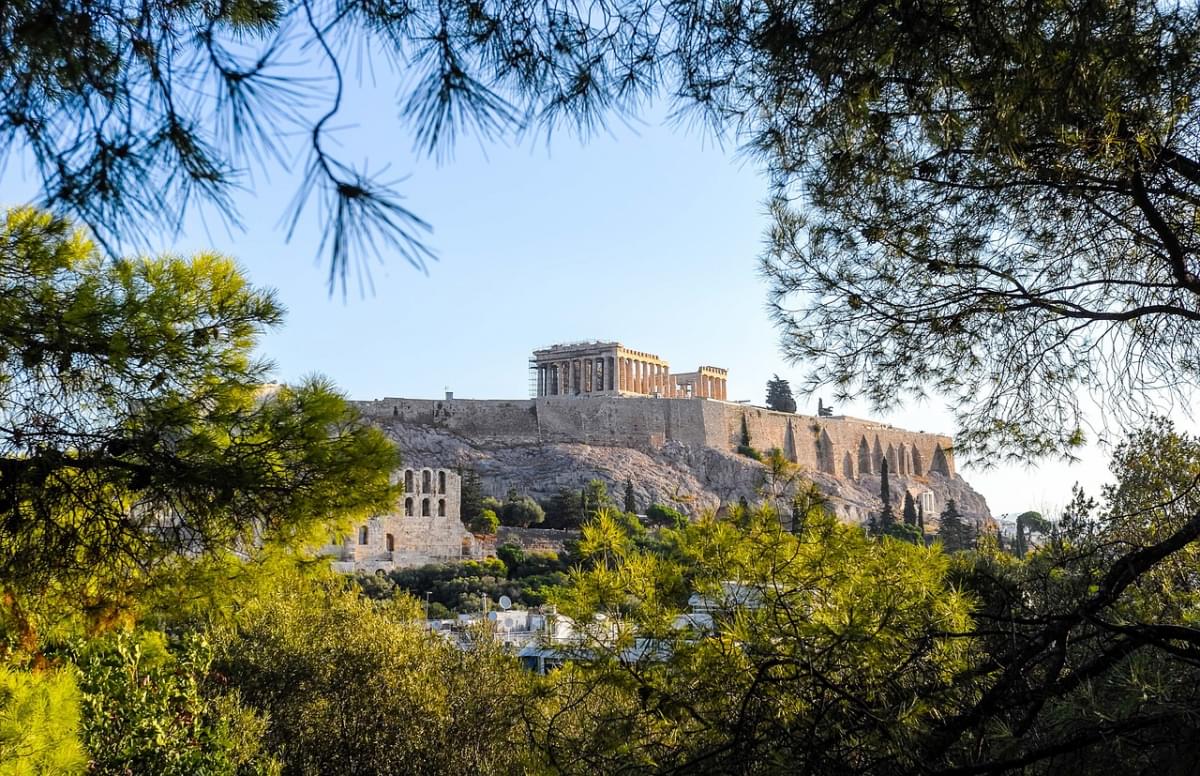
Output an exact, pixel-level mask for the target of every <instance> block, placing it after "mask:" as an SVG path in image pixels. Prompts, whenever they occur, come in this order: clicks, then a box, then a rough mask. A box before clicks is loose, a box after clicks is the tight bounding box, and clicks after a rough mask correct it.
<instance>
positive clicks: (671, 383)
mask: <svg viewBox="0 0 1200 776" xmlns="http://www.w3.org/2000/svg"><path fill="white" fill-rule="evenodd" d="M529 368H530V370H531V373H532V377H531V379H530V384H531V388H532V390H531V393H532V394H533V395H534V396H536V397H542V396H593V395H595V396H625V395H634V396H655V397H662V398H696V399H721V400H724V399H726V398H727V395H726V385H727V382H728V379H729V373H728V372H727V371H726V370H724V369H721V368H720V367H715V366H701V367H699V368H697V369H696V371H694V372H680V373H674V374H673V373H672V372H671V367H670V365H668V364H667V362H666V361H665V360H663V359H661V358H659V357H658V356H656V355H654V354H653V353H645V352H642V351H640V350H631V349H629V348H626V347H625V346H624V345H622V344H621V343H619V342H577V343H570V344H563V345H552V346H550V347H547V348H541V349H539V350H535V351H534V352H533V357H532V358H531V359H530V360H529Z"/></svg>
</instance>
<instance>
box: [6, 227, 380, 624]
mask: <svg viewBox="0 0 1200 776" xmlns="http://www.w3.org/2000/svg"><path fill="white" fill-rule="evenodd" d="M281 318H282V310H281V309H280V307H279V305H278V304H277V303H276V302H275V300H274V299H273V297H272V296H271V294H270V293H268V292H264V291H261V290H258V289H255V288H253V287H251V286H250V285H249V284H248V283H247V282H246V280H245V278H244V277H243V276H242V274H241V273H240V272H239V271H238V269H237V267H236V266H235V265H234V264H233V262H232V261H230V260H228V259H225V258H222V257H220V256H215V255H208V254H202V255H199V256H196V257H194V258H191V259H184V258H180V257H173V256H167V257H162V258H139V259H130V260H121V261H115V262H113V261H107V260H105V259H104V258H103V257H101V255H100V254H99V253H98V251H97V250H96V248H95V247H94V246H93V244H92V243H90V242H89V241H88V240H87V239H86V238H85V237H84V235H83V234H82V233H81V232H79V231H76V230H75V229H73V228H72V227H71V225H70V224H69V223H67V222H66V221H63V220H61V219H57V218H54V217H51V216H49V215H46V214H43V213H40V212H37V211H33V210H28V209H22V210H12V211H9V212H8V213H7V214H6V216H5V221H4V225H3V229H2V230H0V524H2V525H3V528H4V530H3V531H2V532H0V584H3V586H4V588H5V589H6V590H7V591H8V593H9V613H10V614H11V615H12V616H13V617H14V618H15V619H16V620H18V621H19V620H20V619H21V618H22V617H23V615H22V614H21V613H20V610H21V606H22V602H23V605H25V606H29V605H32V604H37V605H38V606H40V607H43V608H44V607H46V606H52V605H58V604H61V605H63V606H64V607H66V608H67V609H70V610H74V611H77V612H85V613H88V614H89V616H91V617H93V618H96V619H103V618H104V617H106V616H109V613H110V612H111V611H112V610H113V609H114V607H115V608H120V607H121V606H122V605H123V601H124V596H126V595H127V594H129V593H131V592H133V591H135V590H136V589H137V588H138V587H139V586H140V585H144V584H146V583H147V582H148V581H149V580H150V578H151V577H152V576H153V574H154V571H155V569H156V568H157V567H159V566H160V565H161V564H163V563H167V562H175V561H176V560H178V559H179V558H180V557H181V556H182V555H193V556H194V555H199V554H204V553H208V552H218V551H225V552H229V551H234V550H236V551H239V552H243V553H245V552H252V551H254V548H255V547H264V546H266V544H269V543H271V542H276V543H283V544H296V545H299V544H303V543H304V542H305V541H311V540H313V539H317V538H322V539H323V538H325V536H324V534H325V533H326V532H327V531H328V530H329V529H328V521H330V520H331V519H332V520H335V521H336V520H337V519H339V518H346V517H349V516H352V515H362V514H365V513H366V512H368V511H372V510H376V509H385V508H387V507H388V506H390V504H391V501H392V500H393V499H394V497H395V495H396V491H395V488H394V487H393V486H392V485H391V484H390V482H389V476H390V473H391V470H392V469H393V467H394V466H395V465H396V463H397V461H398V459H397V454H396V451H395V449H394V448H393V447H392V445H391V444H390V443H389V442H388V441H387V440H386V438H385V437H384V436H383V435H382V434H381V433H380V432H379V431H378V430H375V429H373V428H371V427H369V426H368V425H367V424H366V423H365V422H363V421H362V420H361V419H360V418H359V417H358V416H357V414H356V413H355V412H354V411H353V410H352V409H351V408H350V407H349V406H348V405H347V404H346V402H345V401H344V400H343V399H342V397H341V396H340V395H338V394H337V393H335V392H334V390H333V388H332V387H331V386H330V384H329V383H328V382H326V381H325V380H322V379H319V378H312V379H309V380H306V381H305V382H303V383H302V384H300V385H297V386H294V387H288V386H272V387H264V385H263V384H264V381H265V379H266V377H267V374H268V371H269V367H270V365H269V364H268V363H266V362H264V361H261V360H259V359H256V358H255V357H254V355H253V348H254V345H255V343H256V341H257V338H258V336H259V334H261V333H262V332H263V331H264V330H265V329H266V328H267V327H270V326H273V325H276V324H277V323H278V322H279V321H280V320H281ZM17 629H18V630H21V627H20V626H19V625H18V628H17Z"/></svg>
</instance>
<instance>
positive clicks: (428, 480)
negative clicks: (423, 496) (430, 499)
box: [421, 471, 433, 493]
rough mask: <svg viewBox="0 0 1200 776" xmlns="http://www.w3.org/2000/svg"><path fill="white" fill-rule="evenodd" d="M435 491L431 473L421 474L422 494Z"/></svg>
mask: <svg viewBox="0 0 1200 776" xmlns="http://www.w3.org/2000/svg"><path fill="white" fill-rule="evenodd" d="M431 490H433V475H432V473H431V472H429V471H423V472H421V492H422V493H428V492H430V491H431Z"/></svg>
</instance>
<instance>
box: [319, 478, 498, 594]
mask: <svg viewBox="0 0 1200 776" xmlns="http://www.w3.org/2000/svg"><path fill="white" fill-rule="evenodd" d="M393 476H394V477H395V478H396V481H397V482H399V483H401V484H403V486H404V494H403V495H402V496H401V497H400V502H399V503H398V504H397V506H396V508H395V509H394V510H393V511H392V512H390V513H388V514H385V515H377V516H375V517H372V518H370V519H368V520H367V521H366V522H365V523H362V524H361V525H359V526H358V528H357V529H356V530H355V531H353V532H351V534H350V536H347V537H346V538H345V539H344V540H343V541H341V542H340V543H334V544H329V545H327V546H326V547H324V548H323V549H322V554H324V555H328V556H330V557H332V558H333V568H334V569H335V570H336V571H342V572H346V573H353V572H355V571H369V572H373V571H381V570H382V571H391V570H392V569H396V568H405V567H411V566H421V565H424V564H426V563H441V562H448V561H457V560H470V559H472V558H479V557H482V556H483V548H482V547H481V546H479V544H478V543H477V541H476V539H475V537H474V535H473V534H472V533H471V532H470V531H468V530H467V528H466V526H464V525H463V523H462V518H461V511H460V500H461V492H462V480H461V478H460V477H459V476H458V474H456V473H455V472H454V471H452V470H450V469H433V468H424V469H415V468H408V469H401V470H399V471H397V472H396V473H395V474H394V475H393Z"/></svg>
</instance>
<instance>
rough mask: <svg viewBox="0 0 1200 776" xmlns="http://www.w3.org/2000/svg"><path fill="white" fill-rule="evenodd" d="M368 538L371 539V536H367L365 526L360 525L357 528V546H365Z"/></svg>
mask: <svg viewBox="0 0 1200 776" xmlns="http://www.w3.org/2000/svg"><path fill="white" fill-rule="evenodd" d="M369 538H371V536H370V534H369V533H368V531H367V527H366V526H365V525H361V526H359V527H358V543H359V544H366V543H367V540H368V539H369Z"/></svg>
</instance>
